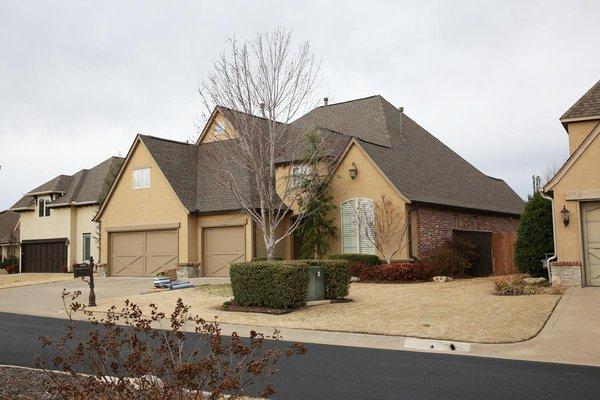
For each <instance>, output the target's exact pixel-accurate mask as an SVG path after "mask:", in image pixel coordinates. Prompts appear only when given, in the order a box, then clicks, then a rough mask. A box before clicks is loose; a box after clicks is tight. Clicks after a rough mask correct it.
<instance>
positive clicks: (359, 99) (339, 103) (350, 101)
mask: <svg viewBox="0 0 600 400" xmlns="http://www.w3.org/2000/svg"><path fill="white" fill-rule="evenodd" d="M377 97H379V98H380V99H382V100H385V98H384V97H383V96H382V95H380V94H374V95H371V96H366V97H359V98H358V99H351V100H345V101H340V102H337V103H328V104H327V105H324V104H323V105H320V106H318V107H316V108H324V107H335V106H339V105H342V104H347V103H352V102H355V101H362V100H368V99H374V98H377ZM385 101H387V100H385ZM388 103H389V102H388Z"/></svg>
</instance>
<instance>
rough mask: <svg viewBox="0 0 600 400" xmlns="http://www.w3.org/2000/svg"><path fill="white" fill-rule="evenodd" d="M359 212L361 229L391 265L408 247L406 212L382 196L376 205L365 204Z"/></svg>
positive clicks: (360, 207)
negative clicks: (397, 255)
mask: <svg viewBox="0 0 600 400" xmlns="http://www.w3.org/2000/svg"><path fill="white" fill-rule="evenodd" d="M357 212H358V221H359V226H360V229H361V230H362V231H363V232H364V233H365V236H366V237H367V239H368V240H369V241H370V242H371V243H372V244H373V245H374V246H375V249H377V251H379V253H380V254H381V255H382V256H383V258H384V259H385V261H386V262H387V263H388V264H389V263H390V262H391V261H392V258H393V257H394V256H395V255H396V254H398V253H399V252H400V251H402V250H403V249H404V248H405V247H406V245H407V240H406V239H407V232H408V225H407V224H406V220H405V213H404V211H403V210H402V209H401V208H400V207H397V206H396V205H394V203H392V201H391V200H390V199H389V198H388V197H387V196H386V195H385V194H381V196H380V197H379V199H378V200H377V201H375V203H370V202H363V203H362V204H361V205H360V206H359V207H358V210H357Z"/></svg>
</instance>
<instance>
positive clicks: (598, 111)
mask: <svg viewBox="0 0 600 400" xmlns="http://www.w3.org/2000/svg"><path fill="white" fill-rule="evenodd" d="M596 116H598V117H600V80H599V81H598V82H596V83H595V84H594V85H593V86H592V87H591V88H590V89H589V90H588V91H587V92H585V93H584V94H583V96H581V97H580V98H579V99H578V100H577V101H576V102H575V103H574V104H573V105H572V106H571V107H569V109H568V110H567V112H565V113H564V114H563V115H562V117H560V120H561V121H565V120H570V119H573V120H577V119H584V118H588V117H596Z"/></svg>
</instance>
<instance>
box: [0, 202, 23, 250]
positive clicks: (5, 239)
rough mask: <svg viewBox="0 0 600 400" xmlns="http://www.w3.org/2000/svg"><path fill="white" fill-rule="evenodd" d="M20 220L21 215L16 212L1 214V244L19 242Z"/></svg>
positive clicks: (3, 212)
mask: <svg viewBox="0 0 600 400" xmlns="http://www.w3.org/2000/svg"><path fill="white" fill-rule="evenodd" d="M19 218H20V215H19V213H17V212H14V211H10V210H7V211H2V212H0V244H10V243H18V242H19V231H20V229H19V227H18V226H17V225H18V223H19Z"/></svg>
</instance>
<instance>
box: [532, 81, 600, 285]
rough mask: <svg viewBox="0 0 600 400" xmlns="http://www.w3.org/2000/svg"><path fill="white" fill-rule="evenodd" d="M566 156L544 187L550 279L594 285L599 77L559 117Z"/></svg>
mask: <svg viewBox="0 0 600 400" xmlns="http://www.w3.org/2000/svg"><path fill="white" fill-rule="evenodd" d="M560 122H561V123H562V124H563V127H564V128H565V130H566V131H567V134H568V135H569V158H568V159H567V161H566V162H565V163H564V165H563V166H562V167H561V168H560V170H559V171H558V173H557V174H556V175H555V176H554V177H553V178H552V179H551V180H550V181H549V182H548V183H547V184H546V185H545V186H544V192H545V193H546V194H547V195H549V196H550V197H551V198H552V199H553V201H552V206H553V215H554V242H555V252H556V256H557V259H556V260H555V261H554V262H553V263H552V264H551V266H550V267H551V272H552V279H553V281H555V282H558V283H563V284H568V285H578V286H579V285H583V286H600V137H599V136H600V81H599V82H598V83H596V84H595V85H594V86H593V87H592V88H591V89H590V90H588V91H587V93H585V94H584V95H583V96H582V97H581V98H580V99H579V100H577V102H575V104H573V105H572V106H571V108H569V109H568V110H567V112H566V113H565V114H564V115H563V116H562V117H561V118H560Z"/></svg>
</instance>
